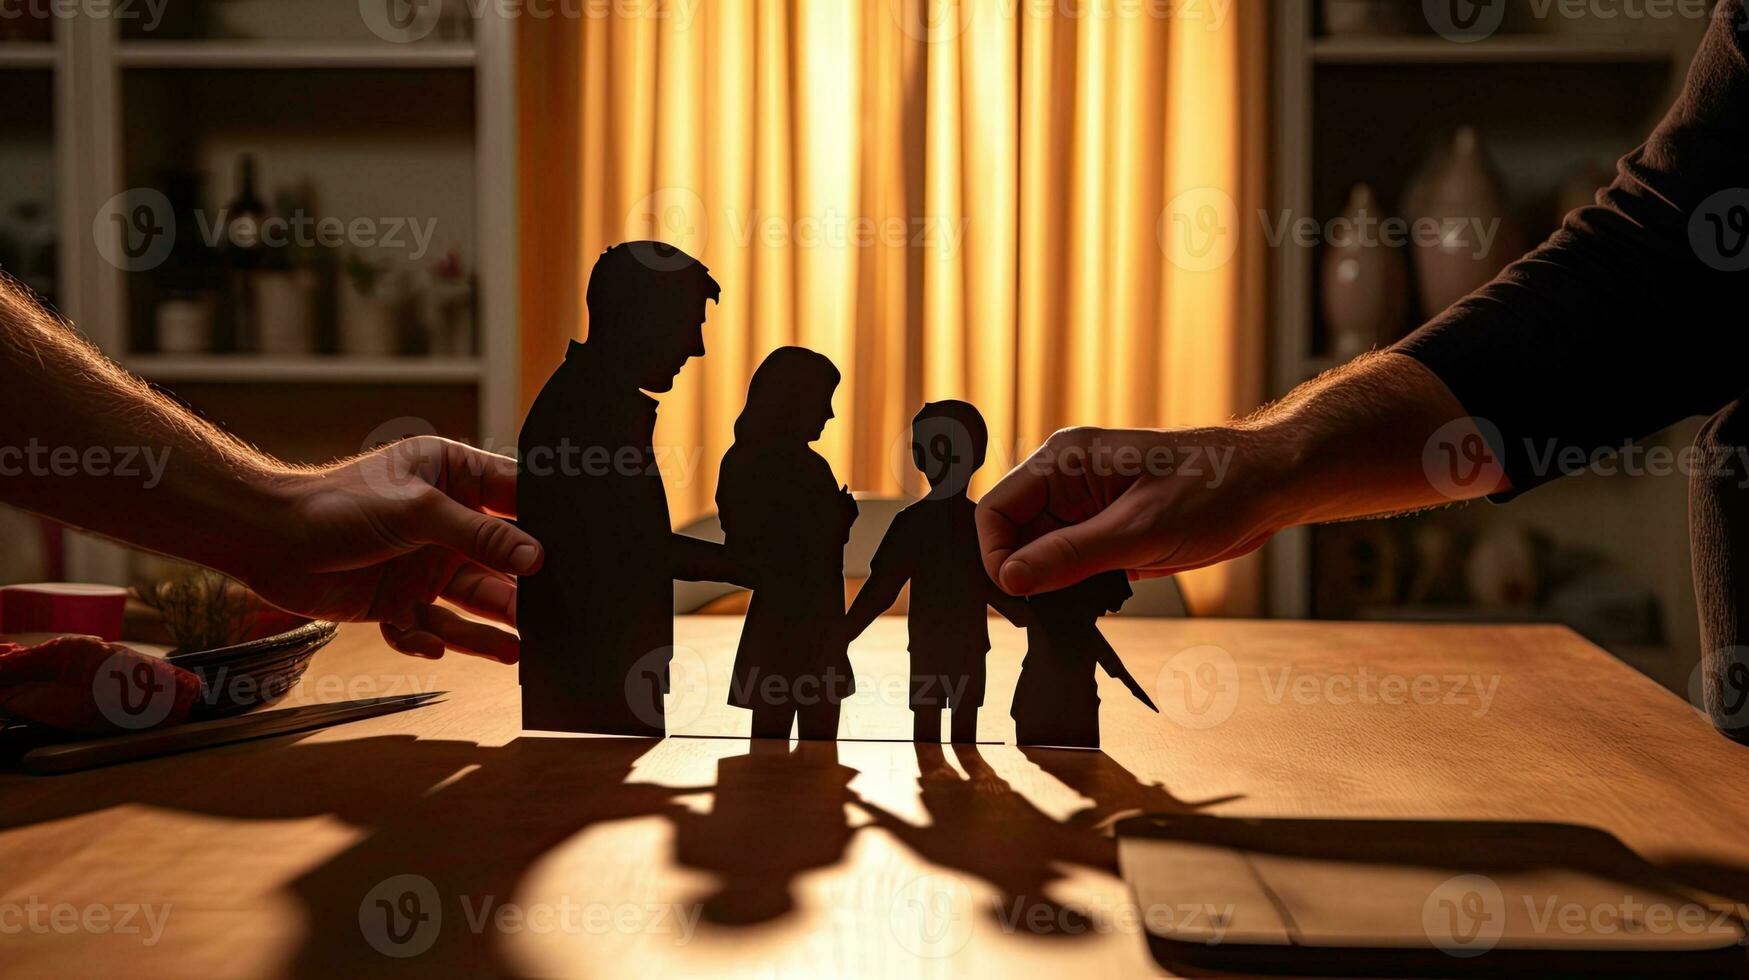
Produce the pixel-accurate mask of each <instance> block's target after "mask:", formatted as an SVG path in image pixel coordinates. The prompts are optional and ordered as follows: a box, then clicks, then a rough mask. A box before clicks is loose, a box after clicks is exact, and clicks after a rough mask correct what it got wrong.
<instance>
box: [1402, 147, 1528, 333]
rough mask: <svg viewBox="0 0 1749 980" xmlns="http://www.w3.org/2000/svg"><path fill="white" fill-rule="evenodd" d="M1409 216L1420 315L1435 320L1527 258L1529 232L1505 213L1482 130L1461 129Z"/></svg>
mask: <svg viewBox="0 0 1749 980" xmlns="http://www.w3.org/2000/svg"><path fill="white" fill-rule="evenodd" d="M1404 203H1405V204H1406V210H1407V211H1408V213H1409V215H1410V216H1411V217H1412V218H1413V219H1414V220H1415V221H1416V222H1417V224H1416V227H1415V232H1416V233H1415V234H1413V235H1412V236H1411V241H1412V245H1413V250H1414V256H1415V285H1416V289H1417V291H1418V293H1419V295H1420V301H1421V308H1420V313H1421V316H1422V317H1423V318H1426V319H1431V318H1432V317H1435V316H1437V315H1439V314H1440V313H1442V312H1444V310H1445V309H1446V308H1447V307H1449V306H1451V305H1452V304H1453V303H1456V302H1457V301H1458V300H1460V299H1463V298H1464V297H1465V296H1467V295H1469V294H1470V293H1471V292H1474V291H1475V290H1476V289H1478V288H1480V287H1481V286H1484V285H1486V284H1487V283H1488V281H1489V280H1491V279H1493V278H1494V276H1495V275H1496V274H1497V273H1499V271H1500V270H1501V269H1503V268H1505V267H1506V265H1507V264H1508V263H1510V262H1513V261H1514V260H1516V259H1518V258H1519V257H1520V256H1522V255H1523V254H1524V233H1523V231H1522V229H1521V228H1520V226H1519V224H1518V222H1517V221H1515V220H1514V219H1513V218H1512V217H1511V215H1510V214H1509V213H1508V211H1507V206H1506V195H1505V192H1504V191H1503V190H1502V188H1501V186H1500V181H1499V180H1498V179H1497V178H1496V177H1495V176H1494V170H1493V167H1492V166H1491V165H1490V164H1489V161H1488V155H1487V151H1486V150H1485V149H1484V148H1483V146H1482V140H1481V137H1480V136H1479V135H1477V133H1476V131H1475V130H1474V129H1472V128H1470V127H1468V126H1465V127H1464V128H1462V129H1459V130H1458V131H1457V133H1456V134H1455V135H1454V136H1453V137H1452V139H1451V142H1450V143H1449V144H1448V145H1447V146H1445V147H1444V148H1442V149H1441V150H1440V151H1439V152H1438V153H1436V154H1435V155H1434V156H1433V157H1432V158H1431V159H1429V160H1428V162H1427V163H1426V164H1425V165H1423V167H1422V169H1421V171H1420V172H1419V174H1418V175H1417V176H1416V178H1415V179H1414V180H1413V181H1412V182H1411V184H1410V190H1409V193H1408V194H1407V195H1406V199H1405V202H1404Z"/></svg>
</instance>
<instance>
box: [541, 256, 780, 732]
mask: <svg viewBox="0 0 1749 980" xmlns="http://www.w3.org/2000/svg"><path fill="white" fill-rule="evenodd" d="M717 297H718V287H717V283H716V280H714V279H712V278H711V276H710V272H709V270H707V269H706V268H705V267H704V265H703V264H702V263H700V262H699V261H698V260H697V259H694V258H692V257H691V256H689V255H687V254H686V253H684V252H682V251H680V250H679V249H676V248H674V247H673V246H671V245H666V244H663V243H660V242H631V243H626V244H621V245H615V246H613V247H612V248H609V249H607V250H606V251H605V252H603V253H602V254H601V257H600V258H599V259H597V260H596V263H595V268H594V269H593V270H592V271H591V273H590V275H589V289H588V293H587V295H586V302H587V304H588V308H589V337H588V340H587V341H586V342H584V343H575V342H573V343H572V344H571V345H570V348H569V350H568V351H567V352H566V355H565V361H564V363H563V364H562V365H561V366H560V367H559V369H558V370H557V371H555V372H554V373H553V376H552V377H551V378H550V379H549V380H548V381H547V383H546V386H545V387H544V388H542V389H541V392H540V395H539V397H537V398H536V399H535V402H534V406H533V407H532V408H531V409H530V410H529V413H528V418H527V420H526V421H525V422H524V423H523V427H522V435H521V438H520V440H519V444H518V448H519V451H520V467H519V473H518V478H517V484H516V505H517V516H518V520H519V523H520V524H521V526H522V527H523V529H524V530H526V531H528V532H529V533H530V534H532V535H534V537H535V538H536V539H537V540H539V541H540V542H541V543H542V545H543V546H544V547H545V550H546V556H547V558H546V563H545V565H544V566H543V567H542V568H541V570H540V571H539V572H537V573H536V574H534V575H532V576H529V577H527V578H524V579H522V580H521V581H520V583H519V585H518V591H517V624H518V628H519V629H520V631H521V633H522V663H521V681H522V725H523V727H524V728H530V729H541V730H546V731H569V732H595V733H601V734H613V735H642V736H657V737H660V736H662V735H663V734H664V733H665V732H664V728H665V726H664V717H663V704H662V696H663V694H664V692H665V691H666V690H667V687H668V661H669V659H670V656H671V648H672V647H673V645H674V621H673V607H672V605H671V603H672V595H673V580H674V579H677V578H679V579H690V580H710V581H733V582H737V583H740V584H745V582H744V580H743V579H742V578H741V577H740V576H738V575H737V574H736V573H735V571H734V567H733V565H732V564H731V563H730V562H729V560H728V556H727V553H726V552H725V551H724V549H723V548H722V546H720V545H716V544H713V543H710V542H705V541H700V540H697V539H695V538H688V537H684V536H681V535H676V534H674V533H673V532H672V530H671V526H670V524H669V515H668V498H667V495H666V494H665V492H664V490H663V486H662V474H661V472H660V471H659V470H658V469H657V467H656V462H655V452H654V450H653V448H652V443H653V434H654V431H655V426H656V407H657V403H656V400H655V399H653V398H651V397H650V396H649V395H647V394H645V392H647V391H651V392H664V391H668V390H669V389H671V388H672V387H673V385H674V378H675V376H676V375H678V374H679V373H680V369H681V368H682V367H683V366H684V365H685V363H686V362H687V360H689V359H691V358H693V357H699V356H702V355H703V354H704V334H703V324H704V319H705V309H706V304H707V302H709V301H713V300H715V299H717Z"/></svg>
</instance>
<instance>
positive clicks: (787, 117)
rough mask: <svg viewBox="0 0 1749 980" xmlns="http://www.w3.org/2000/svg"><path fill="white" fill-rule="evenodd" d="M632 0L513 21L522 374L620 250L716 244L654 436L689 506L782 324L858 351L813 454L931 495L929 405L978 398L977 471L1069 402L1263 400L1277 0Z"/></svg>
mask: <svg viewBox="0 0 1749 980" xmlns="http://www.w3.org/2000/svg"><path fill="white" fill-rule="evenodd" d="M632 6H633V5H613V7H612V9H613V11H614V12H615V14H614V15H613V16H602V17H585V18H581V19H573V20H569V21H567V20H562V19H556V18H555V19H548V20H536V19H532V18H524V19H523V20H522V21H521V22H520V30H521V38H520V42H521V43H520V55H521V57H520V71H521V73H522V77H521V89H522V95H521V101H520V109H521V112H522V119H521V131H522V133H523V136H522V151H523V152H522V174H521V176H522V183H521V187H522V201H521V209H522V210H521V220H522V228H523V231H522V243H523V250H522V254H523V258H524V267H523V270H522V290H523V307H522V308H523V311H524V315H523V323H522V338H523V339H522V387H523V394H524V399H525V402H526V401H527V400H531V399H532V398H533V395H534V393H535V392H536V391H537V390H538V389H539V386H540V384H541V383H542V382H543V381H544V380H545V377H546V375H547V374H548V373H549V372H550V371H551V369H552V367H553V365H554V364H556V363H557V359H558V358H559V356H560V353H561V351H562V350H563V345H564V343H565V341H567V340H569V339H572V338H573V337H575V336H581V335H582V333H583V332H584V331H586V329H587V325H586V320H587V317H586V314H585V313H584V311H583V310H582V295H583V286H584V284H585V283H586V281H587V276H588V272H589V267H590V265H591V263H592V262H593V261H594V258H595V256H596V255H597V254H598V253H599V252H600V251H601V250H602V249H603V248H604V247H606V246H607V245H609V244H612V243H613V242H616V241H621V240H625V239H629V238H659V239H662V240H666V241H669V242H672V243H673V244H675V245H678V246H680V247H682V248H684V249H686V250H687V251H689V252H691V253H693V254H695V255H697V256H698V257H699V258H701V259H702V260H703V261H704V262H705V264H707V265H709V266H710V267H711V271H712V273H713V274H714V275H715V276H716V278H717V279H718V281H719V282H721V283H722V286H723V301H722V303H721V304H720V306H718V307H717V308H715V309H714V310H713V311H712V312H711V315H710V319H709V321H708V322H707V324H706V328H705V340H706V344H707V346H708V348H709V354H708V355H707V356H706V357H705V358H704V359H703V360H700V361H695V362H693V363H692V364H691V365H689V366H688V368H687V369H686V371H685V372H684V373H683V374H682V375H681V377H680V379H679V381H678V383H677V385H676V387H675V390H674V391H673V392H672V393H671V394H669V395H666V396H664V398H663V407H662V415H661V423H660V426H659V428H658V432H657V440H658V442H660V443H661V444H662V445H663V446H664V447H676V448H672V449H665V450H663V451H662V458H663V461H664V466H665V468H666V470H667V476H668V486H669V498H670V503H671V507H672V509H673V511H674V516H675V518H676V520H677V521H684V520H686V519H689V518H690V517H692V516H696V515H697V514H700V513H703V512H705V511H707V510H708V509H709V508H710V506H711V499H712V494H713V493H714V489H715V478H716V469H717V466H718V464H719V462H720V460H721V458H722V454H723V452H724V451H725V450H726V449H727V448H728V446H729V444H730V442H731V427H732V425H733V421H734V418H735V415H736V413H737V412H738V411H739V410H740V407H741V402H742V398H743V395H744V392H745V390H746V382H747V379H748V378H749V377H750V376H751V374H752V371H753V368H754V366H755V365H756V364H757V363H758V361H759V359H760V358H761V357H763V356H764V354H765V353H767V352H768V351H770V350H771V349H772V348H774V347H778V346H781V345H784V344H801V345H804V346H808V347H812V348H814V349H816V350H818V351H820V352H821V353H824V354H826V355H827V356H828V357H830V358H832V360H833V361H834V362H836V363H837V364H838V365H839V367H840V368H841V369H842V371H843V374H844V383H843V385H842V386H841V388H840V389H839V393H838V401H837V411H838V415H839V419H838V420H837V421H836V422H834V423H832V424H831V425H829V426H828V428H827V432H826V435H825V437H824V439H822V441H821V443H820V446H819V448H820V449H821V451H822V453H824V454H825V455H826V457H827V458H828V459H829V460H831V462H832V465H833V468H834V469H835V470H836V471H837V472H838V474H839V476H840V478H841V479H844V480H845V481H846V482H848V483H849V484H850V485H851V486H852V488H854V489H859V490H874V491H883V492H889V493H891V492H899V491H901V490H915V488H916V486H917V479H916V475H915V474H914V473H913V472H912V471H911V469H910V465H909V462H908V453H907V452H906V448H905V434H906V427H907V423H908V422H909V420H910V417H911V415H912V413H913V412H914V411H915V410H916V408H917V406H918V405H919V404H921V403H922V402H923V401H925V400H929V399H939V398H964V399H966V400H968V401H971V402H973V403H974V404H976V405H977V406H978V407H979V408H980V409H981V410H982V411H983V413H984V415H985V417H986V419H987V420H988V421H989V425H990V434H991V452H990V458H991V462H990V464H989V465H987V466H986V467H985V469H984V470H983V471H982V472H981V473H980V474H979V480H978V481H977V483H975V484H974V489H975V490H976V491H982V490H983V489H985V488H987V487H988V486H989V485H990V484H991V483H993V482H994V481H995V480H996V479H998V478H1000V476H1001V474H1002V473H1003V472H1004V471H1005V470H1006V468H1007V467H1009V466H1011V465H1013V464H1014V463H1015V462H1017V461H1018V460H1019V459H1020V458H1023V457H1024V454H1025V453H1026V452H1028V451H1030V450H1031V449H1032V448H1033V447H1035V446H1036V445H1037V444H1038V443H1039V442H1040V441H1042V440H1043V439H1044V438H1045V437H1046V436H1048V435H1049V434H1050V433H1051V432H1052V431H1053V430H1055V429H1057V428H1059V427H1062V426H1065V425H1072V424H1096V425H1109V426H1180V425H1194V424H1206V423H1210V422H1216V421H1220V420H1222V419H1225V418H1228V417H1230V416H1232V415H1233V414H1235V413H1240V412H1244V411H1246V410H1249V409H1250V408H1252V407H1254V406H1255V405H1256V404H1257V403H1258V400H1259V398H1260V397H1261V395H1262V379H1263V353H1262V344H1261V338H1262V327H1261V315H1262V299H1263V297H1262V288H1263V274H1264V270H1263V248H1262V241H1261V238H1262V235H1261V231H1260V224H1259V222H1257V221H1256V220H1255V219H1254V218H1249V219H1247V220H1241V217H1240V216H1241V215H1246V216H1252V215H1255V214H1257V213H1258V210H1257V209H1258V208H1259V207H1261V204H1262V197H1263V170H1262V161H1263V159H1264V155H1263V149H1262V147H1261V146H1260V145H1259V140H1260V138H1261V135H1262V133H1263V125H1264V124H1263V111H1264V109H1263V100H1264V91H1263V90H1264V85H1265V70H1264V64H1265V61H1266V56H1265V46H1264V41H1263V20H1264V14H1265V11H1264V5H1263V2H1262V0H1202V2H1196V0H671V2H670V0H664V2H651V3H647V4H643V5H638V9H639V10H640V11H641V12H640V13H636V14H633V13H632V12H631V10H630V8H631V7H632ZM701 450H702V451H701ZM1259 568H1260V566H1259V565H1257V564H1256V563H1255V562H1239V563H1234V564H1232V565H1229V566H1224V567H1223V568H1220V569H1214V570H1208V571H1206V572H1203V573H1197V574H1195V575H1192V576H1187V577H1186V581H1185V586H1186V591H1187V592H1188V593H1189V595H1190V598H1191V600H1192V604H1193V608H1195V609H1196V610H1197V611H1198V612H1202V613H1213V612H1225V613H1249V612H1255V611H1257V609H1258V608H1259V607H1260V605H1261V600H1260V579H1259V575H1260V572H1259Z"/></svg>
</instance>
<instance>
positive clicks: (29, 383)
mask: <svg viewBox="0 0 1749 980" xmlns="http://www.w3.org/2000/svg"><path fill="white" fill-rule="evenodd" d="M0 377H4V378H5V387H4V389H0V391H3V393H0V501H4V502H5V503H7V504H11V505H13V506H16V507H21V508H23V509H26V510H31V511H35V512H37V513H40V514H44V515H46V516H49V517H52V518H54V519H56V520H59V521H62V522H64V523H67V524H70V525H73V526H75V527H80V528H84V529H86V530H89V531H93V532H96V533H98V534H103V535H107V536H110V537H115V538H120V539H124V540H127V541H129V542H131V543H133V544H136V545H139V546H141V547H145V548H149V549H152V550H156V551H161V552H165V553H167V554H174V555H177V556H179V557H184V558H188V559H190V560H192V561H197V562H201V563H204V564H208V565H213V566H215V567H222V566H223V565H224V564H226V562H225V556H226V555H227V553H229V552H234V551H235V542H237V541H239V540H255V541H262V536H263V534H264V533H266V532H268V531H270V530H271V529H272V524H273V522H274V521H275V519H276V515H277V499H278V495H277V494H276V492H275V490H276V488H277V487H278V486H279V485H281V484H282V483H283V482H284V481H285V480H287V479H290V478H291V476H292V474H293V471H292V470H291V469H290V468H288V467H285V466H284V465H283V464H280V463H279V462H278V461H276V460H274V459H272V458H271V457H269V456H267V455H265V454H263V453H261V452H259V451H257V450H255V449H253V448H251V447H249V446H247V445H245V444H243V443H242V442H240V441H238V440H236V439H234V438H232V437H230V436H228V435H226V434H225V433H223V432H221V431H219V430H218V429H217V428H215V427H214V426H212V425H211V424H209V423H207V422H205V421H203V420H202V419H200V418H198V417H196V416H195V415H194V414H193V413H191V412H189V411H188V410H187V409H185V408H183V407H182V406H180V405H178V404H176V403H175V402H174V401H172V400H170V399H169V398H166V397H164V396H163V395H161V394H159V393H157V392H155V391H153V390H152V389H151V388H149V387H148V386H147V385H146V384H145V383H144V382H143V381H141V380H140V379H138V378H136V377H134V376H133V375H130V374H129V373H128V372H126V371H125V370H123V369H122V368H121V367H119V366H117V365H116V364H115V363H113V362H112V361H110V360H109V359H108V358H106V357H104V356H103V355H102V354H101V353H100V352H98V351H97V350H96V348H94V347H92V346H91V345H90V344H89V343H87V342H86V341H85V340H83V339H82V338H80V337H79V336H78V335H77V334H76V333H75V332H74V331H73V329H72V328H71V327H69V326H68V325H66V324H64V323H62V322H60V321H59V320H57V319H55V318H54V317H53V316H51V315H50V314H48V313H47V312H45V311H44V310H42V308H41V307H39V306H38V305H37V304H36V303H35V301H34V300H33V299H31V298H30V297H29V296H28V295H27V294H26V293H24V292H23V290H22V289H20V287H18V286H17V285H16V284H14V283H12V282H10V281H7V280H5V279H4V277H0ZM223 570H227V571H229V570H230V569H223Z"/></svg>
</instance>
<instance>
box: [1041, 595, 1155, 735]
mask: <svg viewBox="0 0 1749 980" xmlns="http://www.w3.org/2000/svg"><path fill="white" fill-rule="evenodd" d="M1130 594H1131V593H1130V583H1129V578H1128V577H1127V576H1126V575H1125V574H1124V573H1123V572H1104V573H1101V574H1099V575H1095V576H1093V577H1092V578H1090V579H1087V580H1086V581H1084V582H1081V583H1079V584H1077V585H1071V586H1069V587H1068V588H1066V589H1059V590H1057V591H1056V592H1046V593H1043V594H1042V595H1035V596H1033V597H1031V598H1030V599H1028V600H1027V606H1028V611H1029V612H1030V614H1031V616H1032V624H1031V625H1029V626H1028V627H1027V630H1026V639H1027V649H1026V659H1025V660H1023V661H1021V664H1020V680H1019V681H1018V682H1016V684H1015V685H1014V706H1013V708H1012V709H1011V712H1010V713H1011V714H1012V715H1013V716H1014V735H1015V741H1017V742H1019V743H1020V744H1021V745H1057V746H1066V747H1074V748H1088V749H1096V748H1098V747H1099V687H1098V683H1097V680H1096V679H1095V676H1094V669H1095V667H1096V666H1097V667H1102V668H1104V669H1105V672H1106V673H1107V674H1110V675H1111V676H1112V677H1115V678H1117V679H1118V680H1120V681H1122V682H1123V684H1124V686H1125V687H1128V688H1129V689H1130V693H1131V694H1134V695H1135V696H1136V698H1137V700H1139V701H1141V702H1142V703H1143V704H1145V705H1147V706H1148V707H1149V708H1152V709H1153V710H1154V711H1159V710H1160V709H1159V708H1157V707H1155V706H1154V701H1153V699H1151V698H1149V697H1148V692H1147V691H1145V690H1143V689H1142V685H1141V684H1139V683H1137V681H1136V679H1135V677H1133V676H1131V674H1130V672H1129V668H1127V667H1125V666H1124V665H1123V661H1122V660H1119V659H1118V656H1117V651H1115V650H1113V649H1112V648H1111V644H1110V643H1107V642H1106V640H1105V636H1104V634H1102V633H1100V632H1099V617H1101V616H1103V615H1105V614H1106V613H1109V612H1117V611H1118V610H1119V609H1121V608H1123V604H1124V603H1125V602H1127V601H1129V598H1130Z"/></svg>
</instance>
